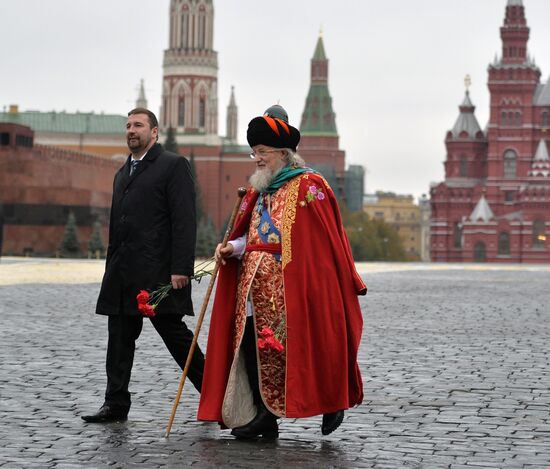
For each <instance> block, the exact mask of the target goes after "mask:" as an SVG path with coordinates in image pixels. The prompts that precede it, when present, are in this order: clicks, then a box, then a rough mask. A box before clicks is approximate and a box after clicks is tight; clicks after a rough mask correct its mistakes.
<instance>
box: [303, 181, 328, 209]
mask: <svg viewBox="0 0 550 469" xmlns="http://www.w3.org/2000/svg"><path fill="white" fill-rule="evenodd" d="M305 198H306V200H301V201H300V207H305V206H306V205H307V204H310V203H311V202H313V201H315V200H325V193H324V192H323V188H322V187H317V186H315V185H313V184H312V185H311V186H309V187H308V188H307V192H306V195H305Z"/></svg>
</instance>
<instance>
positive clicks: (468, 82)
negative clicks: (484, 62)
mask: <svg viewBox="0 0 550 469" xmlns="http://www.w3.org/2000/svg"><path fill="white" fill-rule="evenodd" d="M471 85H472V79H471V78H470V75H466V76H465V77H464V86H465V87H466V91H469V90H470V86H471Z"/></svg>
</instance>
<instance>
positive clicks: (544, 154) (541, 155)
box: [535, 139, 550, 161]
mask: <svg viewBox="0 0 550 469" xmlns="http://www.w3.org/2000/svg"><path fill="white" fill-rule="evenodd" d="M535 161H550V158H549V157H548V148H547V147H546V142H545V141H544V140H543V139H541V140H540V142H539V146H538V147H537V152H536V153H535Z"/></svg>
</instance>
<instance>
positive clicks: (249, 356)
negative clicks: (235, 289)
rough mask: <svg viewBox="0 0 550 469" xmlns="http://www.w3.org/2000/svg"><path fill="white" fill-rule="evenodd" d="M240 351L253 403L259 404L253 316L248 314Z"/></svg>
mask: <svg viewBox="0 0 550 469" xmlns="http://www.w3.org/2000/svg"><path fill="white" fill-rule="evenodd" d="M241 352H242V353H244V362H245V365H246V373H247V374H248V382H249V383H250V388H251V389H252V395H253V397H254V404H256V405H261V404H262V397H261V395H260V383H259V381H258V359H257V357H256V334H255V332H254V318H253V317H252V316H248V317H247V318H246V325H245V327H244V334H243V340H242V342H241Z"/></svg>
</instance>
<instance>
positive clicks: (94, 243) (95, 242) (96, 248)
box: [88, 220, 105, 256]
mask: <svg viewBox="0 0 550 469" xmlns="http://www.w3.org/2000/svg"><path fill="white" fill-rule="evenodd" d="M104 250H105V244H104V243H103V238H102V237H101V222H100V221H99V220H96V221H95V222H94V225H93V228H92V234H91V235H90V241H89V243H88V252H90V253H91V255H92V256H96V254H97V253H99V255H100V256H103V251H104Z"/></svg>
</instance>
